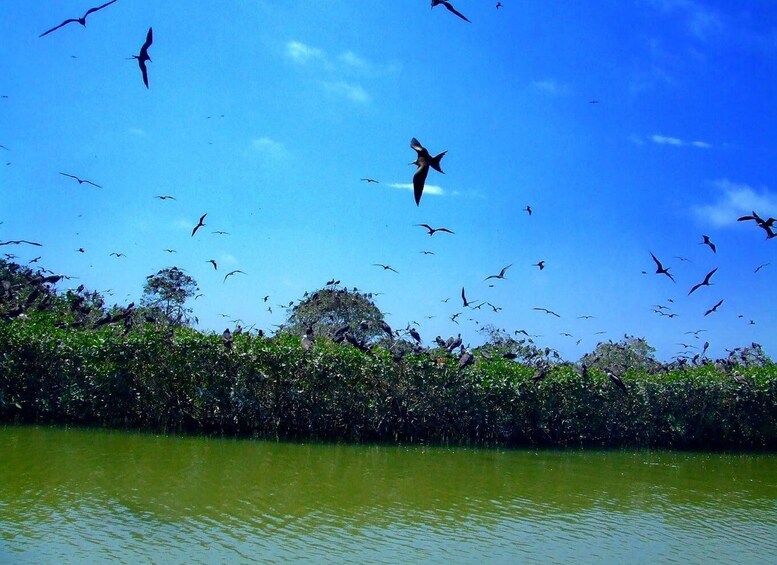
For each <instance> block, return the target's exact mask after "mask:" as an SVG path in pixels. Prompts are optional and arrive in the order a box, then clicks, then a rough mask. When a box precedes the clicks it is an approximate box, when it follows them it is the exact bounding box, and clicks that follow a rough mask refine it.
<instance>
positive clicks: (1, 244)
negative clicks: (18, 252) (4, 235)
mask: <svg viewBox="0 0 777 565" xmlns="http://www.w3.org/2000/svg"><path fill="white" fill-rule="evenodd" d="M22 243H26V244H27V245H34V246H36V247H43V245H42V244H40V243H36V242H34V241H27V240H26V239H12V240H10V241H2V242H0V246H3V245H21V244H22Z"/></svg>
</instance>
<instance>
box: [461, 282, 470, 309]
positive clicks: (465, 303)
mask: <svg viewBox="0 0 777 565" xmlns="http://www.w3.org/2000/svg"><path fill="white" fill-rule="evenodd" d="M461 301H462V303H463V304H464V308H466V307H468V306H469V305H470V304H471V302H470V301H469V300H467V297H466V296H465V295H464V287H463V286H462V287H461Z"/></svg>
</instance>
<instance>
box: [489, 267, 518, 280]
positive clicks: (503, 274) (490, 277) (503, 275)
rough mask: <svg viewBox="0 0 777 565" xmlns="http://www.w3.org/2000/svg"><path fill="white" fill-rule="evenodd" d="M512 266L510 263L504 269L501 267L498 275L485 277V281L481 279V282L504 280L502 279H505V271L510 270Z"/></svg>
mask: <svg viewBox="0 0 777 565" xmlns="http://www.w3.org/2000/svg"><path fill="white" fill-rule="evenodd" d="M512 266H513V264H512V263H510V264H509V265H507V266H506V267H502V270H501V271H499V274H498V275H489V276H487V277H486V278H485V279H483V280H484V281H487V280H488V279H504V278H505V271H507V269H509V268H510V267H512Z"/></svg>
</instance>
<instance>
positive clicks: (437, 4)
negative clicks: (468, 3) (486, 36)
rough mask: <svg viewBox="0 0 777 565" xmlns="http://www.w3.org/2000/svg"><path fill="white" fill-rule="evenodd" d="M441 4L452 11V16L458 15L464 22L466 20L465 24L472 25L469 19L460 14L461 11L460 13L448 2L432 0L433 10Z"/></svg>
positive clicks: (446, 0) (445, 0)
mask: <svg viewBox="0 0 777 565" xmlns="http://www.w3.org/2000/svg"><path fill="white" fill-rule="evenodd" d="M440 4H442V5H443V6H445V7H446V8H448V11H450V12H451V13H452V14H456V15H457V16H459V17H460V18H461V19H462V20H464V21H465V22H469V23H472V22H470V21H469V20H468V19H467V17H466V16H465V15H464V14H462V13H461V12H459V11H458V10H457V9H456V8H454V7H453V6H452V5H451V3H450V2H448V0H432V8H434V7H435V6H439V5H440Z"/></svg>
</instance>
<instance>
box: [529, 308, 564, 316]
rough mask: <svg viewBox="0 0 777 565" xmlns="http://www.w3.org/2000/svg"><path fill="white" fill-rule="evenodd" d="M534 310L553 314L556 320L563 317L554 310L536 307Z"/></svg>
mask: <svg viewBox="0 0 777 565" xmlns="http://www.w3.org/2000/svg"><path fill="white" fill-rule="evenodd" d="M532 310H539V311H540V312H545V313H546V314H551V315H553V316H555V317H556V318H560V317H561V316H559V315H558V314H557V313H556V312H554V311H553V310H548V309H547V308H540V307H535V308H532Z"/></svg>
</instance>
